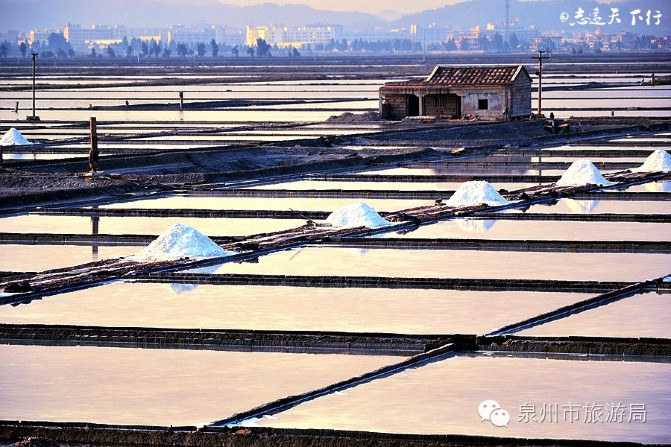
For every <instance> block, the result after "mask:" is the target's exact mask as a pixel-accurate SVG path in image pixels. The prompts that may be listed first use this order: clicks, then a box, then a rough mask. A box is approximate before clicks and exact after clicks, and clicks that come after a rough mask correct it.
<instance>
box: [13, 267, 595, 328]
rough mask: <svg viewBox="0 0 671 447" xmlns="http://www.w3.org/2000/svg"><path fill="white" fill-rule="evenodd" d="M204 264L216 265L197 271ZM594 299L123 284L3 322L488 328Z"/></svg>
mask: <svg viewBox="0 0 671 447" xmlns="http://www.w3.org/2000/svg"><path fill="white" fill-rule="evenodd" d="M204 270H205V272H207V271H208V270H210V269H208V268H205V269H200V270H199V271H200V272H203V271H204ZM589 297H590V295H589V294H579V293H575V294H570V293H547V292H545V293H544V292H477V291H463V290H422V289H395V290H394V289H386V288H318V287H312V288H311V287H279V286H276V287H273V286H225V285H208V284H188V283H160V284H157V283H126V282H117V283H112V284H106V285H104V286H101V287H99V288H96V289H86V290H79V291H75V292H70V293H64V294H61V295H59V296H57V297H45V298H43V299H41V300H36V301H33V302H31V303H30V304H28V305H20V306H16V307H10V306H3V307H0V323H11V324H70V325H94V326H112V327H114V326H125V325H131V326H138V327H139V326H142V327H158V328H161V327H164V328H215V329H266V330H307V331H319V330H328V331H348V332H366V331H373V332H389V333H392V332H398V333H407V334H431V333H444V334H449V333H488V332H491V331H493V330H495V329H498V328H500V327H502V326H504V325H506V324H507V323H509V322H511V321H521V320H524V319H526V318H530V317H533V316H534V315H538V314H539V313H543V312H547V311H550V310H553V309H556V308H558V307H562V306H565V305H569V304H572V303H575V302H578V301H582V300H584V299H587V298H589ZM75 309H76V310H75ZM476 317H477V318H476Z"/></svg>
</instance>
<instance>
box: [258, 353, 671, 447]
mask: <svg viewBox="0 0 671 447" xmlns="http://www.w3.org/2000/svg"><path fill="white" fill-rule="evenodd" d="M669 374H671V364H668V363H661V364H660V363H627V362H621V361H620V362H608V361H596V362H594V361H592V362H590V361H567V360H547V359H524V358H506V357H500V358H488V357H457V358H452V359H449V360H444V361H441V362H438V363H433V364H429V365H426V366H423V367H421V368H417V369H411V370H408V371H404V372H402V373H400V374H395V375H393V376H391V377H387V378H385V379H380V380H375V381H373V382H369V383H366V384H363V385H360V386H357V387H355V388H351V389H348V390H345V391H343V392H340V393H335V394H329V395H327V396H324V397H321V398H319V399H316V400H312V401H309V402H306V403H303V404H300V405H298V406H296V407H294V408H292V409H290V410H287V411H285V412H283V413H279V414H276V415H274V416H273V418H272V419H270V418H264V419H262V420H261V421H257V422H256V423H253V424H252V425H260V426H268V427H277V428H279V427H285V428H287V427H291V428H303V429H305V428H318V429H339V430H365V431H375V432H387V433H417V434H441V433H450V434H467V435H482V436H504V437H515V438H559V439H586V440H607V441H631V442H643V443H658V442H670V441H671V433H670V432H669V430H668V402H669V400H671V382H669V380H668V377H669ZM488 399H492V400H495V401H496V402H498V403H499V405H500V406H501V408H502V409H504V410H507V411H508V413H509V414H510V422H509V423H508V425H507V427H497V426H495V425H493V424H492V423H491V422H490V421H487V420H484V421H483V420H482V419H481V417H480V416H479V414H478V407H479V405H480V403H481V402H483V401H484V400H488ZM618 403H620V404H622V406H623V407H624V408H625V413H626V414H625V417H624V420H623V421H621V422H616V421H617V419H614V420H613V422H605V421H606V420H607V416H608V414H612V413H616V414H617V411H613V410H612V408H611V404H612V405H614V406H617V404H618ZM527 405H528V406H527ZM573 405H575V407H573ZM595 405H601V407H596V408H597V410H598V409H599V408H601V410H603V411H602V412H601V413H600V416H599V417H598V418H597V417H590V415H591V416H594V415H595V414H597V413H598V411H597V412H596V413H595V412H594V411H593V410H594V408H595ZM632 405H644V414H645V416H646V419H645V423H643V422H640V421H639V420H637V419H636V416H634V417H633V418H632V421H631V422H629V417H630V416H632V415H635V414H638V415H639V416H642V412H639V411H638V410H637V408H640V407H633V411H632V407H631V406H632ZM523 406H524V407H523ZM531 406H533V407H531ZM590 406H591V409H592V410H590ZM541 408H546V409H547V408H556V409H557V412H556V413H554V416H555V418H554V419H553V420H554V421H556V422H549V420H548V419H547V418H545V419H544V420H542V419H541V414H540V413H541ZM576 408H577V411H578V413H577V418H575V419H571V415H572V414H573V415H574V416H576V414H575V413H574V412H573V411H572V410H575V409H576ZM523 409H527V410H529V409H531V410H533V411H534V414H535V418H534V420H535V422H534V421H533V420H530V421H529V422H526V423H525V422H524V419H523V417H524V412H523ZM545 414H546V415H547V412H545ZM594 420H597V421H603V422H601V423H599V422H596V423H594V422H591V421H594ZM571 421H572V422H571Z"/></svg>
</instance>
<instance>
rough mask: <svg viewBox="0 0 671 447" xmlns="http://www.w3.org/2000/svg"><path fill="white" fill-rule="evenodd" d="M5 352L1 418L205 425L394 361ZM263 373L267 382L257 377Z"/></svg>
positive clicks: (161, 352)
mask: <svg viewBox="0 0 671 447" xmlns="http://www.w3.org/2000/svg"><path fill="white" fill-rule="evenodd" d="M0 356H1V358H2V359H3V361H2V362H1V363H2V366H0V369H1V370H2V374H0V377H1V379H0V392H1V393H2V396H3V399H2V401H1V402H0V418H1V419H5V420H8V419H14V420H16V419H28V418H31V419H39V420H43V421H59V422H64V421H70V422H78V421H90V422H98V423H107V424H132V425H136V424H143V425H166V426H168V425H179V424H194V425H206V424H209V423H210V422H212V421H214V420H216V419H217V418H219V417H220V416H221V415H222V414H228V413H233V412H235V411H241V410H244V409H246V408H248V407H253V406H255V405H258V404H261V403H263V402H265V401H266V400H271V399H274V398H279V397H282V396H285V395H289V394H295V393H298V392H301V391H305V390H309V389H312V388H316V387H320V386H324V385H327V384H328V383H330V382H332V381H336V380H339V379H343V378H347V377H351V376H353V375H357V374H361V373H363V372H365V371H368V370H370V369H375V368H378V367H380V366H383V365H385V364H389V363H393V362H395V361H396V359H395V358H393V357H384V356H342V355H332V354H331V355H313V354H280V353H247V352H213V351H191V350H177V349H175V350H166V349H149V350H144V349H119V348H99V347H67V346H49V347H46V346H0ZM261 371H262V372H263V375H264V376H266V379H267V380H264V381H258V380H257V381H256V384H254V383H252V381H250V380H249V377H252V376H258V374H259V372H261ZM122 409H123V410H122ZM158 409H160V411H157V410H158Z"/></svg>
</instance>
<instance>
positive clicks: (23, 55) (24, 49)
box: [19, 42, 28, 57]
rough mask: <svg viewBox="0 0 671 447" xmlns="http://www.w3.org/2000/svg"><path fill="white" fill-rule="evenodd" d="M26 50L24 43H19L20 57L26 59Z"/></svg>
mask: <svg viewBox="0 0 671 447" xmlns="http://www.w3.org/2000/svg"><path fill="white" fill-rule="evenodd" d="M27 49H28V48H27V47H26V43H25V42H21V43H20V44H19V51H20V52H21V56H22V57H26V50H27Z"/></svg>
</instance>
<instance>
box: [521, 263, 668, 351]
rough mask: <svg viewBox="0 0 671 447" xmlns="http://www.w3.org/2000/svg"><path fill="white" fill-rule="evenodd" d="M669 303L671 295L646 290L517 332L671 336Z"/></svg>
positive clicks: (548, 334) (534, 333) (546, 334)
mask: <svg viewBox="0 0 671 447" xmlns="http://www.w3.org/2000/svg"><path fill="white" fill-rule="evenodd" d="M669 273H671V269H670V271H669ZM669 304H671V295H668V294H666V295H658V294H656V293H645V294H642V295H635V296H632V297H629V298H625V299H623V300H620V301H616V302H614V303H610V304H608V305H607V306H602V307H597V308H595V309H590V310H587V311H585V312H582V313H579V314H575V315H571V316H569V317H566V318H562V319H561V320H556V321H552V322H549V323H545V324H543V325H540V326H536V327H533V328H530V329H526V330H524V331H520V332H518V333H517V334H518V335H530V336H569V335H582V336H593V337H633V338H636V337H655V338H669V339H671V325H669V322H668V319H667V318H665V317H664V316H665V315H667V314H668V309H669Z"/></svg>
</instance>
